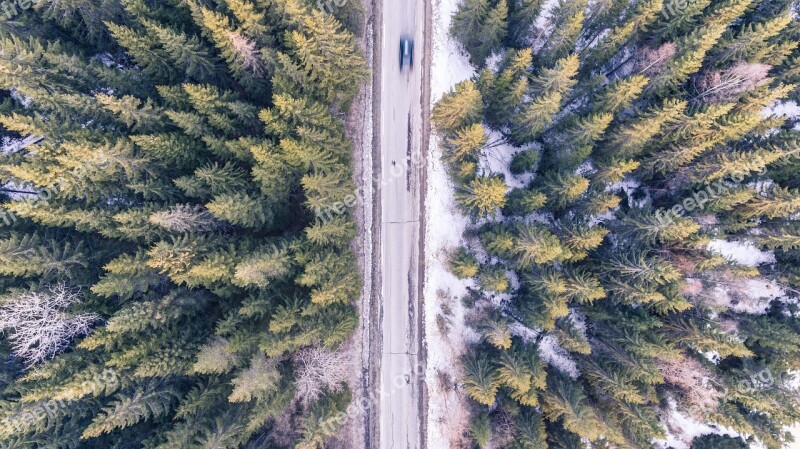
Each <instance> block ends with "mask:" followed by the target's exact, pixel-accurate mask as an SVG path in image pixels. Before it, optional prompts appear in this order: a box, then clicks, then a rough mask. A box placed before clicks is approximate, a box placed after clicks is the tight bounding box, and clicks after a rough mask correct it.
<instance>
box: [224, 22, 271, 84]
mask: <svg viewBox="0 0 800 449" xmlns="http://www.w3.org/2000/svg"><path fill="white" fill-rule="evenodd" d="M228 39H230V42H231V46H232V47H233V52H234V54H235V55H236V60H237V61H238V62H239V64H241V65H242V67H243V68H245V69H246V70H250V71H252V72H253V74H255V75H261V74H263V73H264V66H263V63H262V61H261V52H260V51H259V49H258V46H257V45H256V43H255V42H254V41H252V40H250V39H249V38H247V37H246V36H244V35H242V34H241V33H239V32H238V31H231V32H229V33H228Z"/></svg>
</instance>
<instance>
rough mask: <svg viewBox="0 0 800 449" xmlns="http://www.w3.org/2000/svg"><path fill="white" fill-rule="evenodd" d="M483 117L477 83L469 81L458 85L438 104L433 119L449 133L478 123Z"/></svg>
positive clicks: (441, 128)
mask: <svg viewBox="0 0 800 449" xmlns="http://www.w3.org/2000/svg"><path fill="white" fill-rule="evenodd" d="M482 116H483V100H482V99H481V93H480V92H479V91H478V89H477V87H476V86H475V83H473V82H472V81H470V80H467V81H462V82H461V83H458V84H456V86H455V89H454V90H453V91H452V92H449V93H447V94H445V96H444V97H443V98H442V100H441V101H439V102H438V103H436V106H434V108H433V113H432V116H431V118H432V120H433V123H434V125H436V127H437V128H438V129H440V130H442V131H445V132H449V131H455V130H457V129H459V128H461V127H464V126H468V125H472V124H474V123H478V122H480V120H481V118H482Z"/></svg>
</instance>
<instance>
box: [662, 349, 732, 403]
mask: <svg viewBox="0 0 800 449" xmlns="http://www.w3.org/2000/svg"><path fill="white" fill-rule="evenodd" d="M656 365H657V366H658V370H659V371H660V372H661V374H662V375H663V376H664V379H665V380H666V381H667V382H668V383H670V384H672V385H675V386H677V387H678V388H680V389H681V390H682V391H683V393H684V394H685V396H684V397H685V398H686V400H687V401H688V403H689V409H690V411H691V412H693V413H692V414H693V415H700V416H695V417H696V418H699V417H702V416H703V415H705V414H706V413H709V412H711V411H714V410H716V409H717V407H718V405H719V400H720V399H721V398H722V392H721V391H720V389H719V388H718V387H719V382H718V381H717V380H716V379H715V378H714V375H713V374H712V373H711V371H709V370H708V369H707V368H706V367H704V366H703V364H702V363H700V361H698V360H697V359H696V358H694V357H691V356H686V355H684V356H681V357H678V358H666V357H664V358H657V359H656Z"/></svg>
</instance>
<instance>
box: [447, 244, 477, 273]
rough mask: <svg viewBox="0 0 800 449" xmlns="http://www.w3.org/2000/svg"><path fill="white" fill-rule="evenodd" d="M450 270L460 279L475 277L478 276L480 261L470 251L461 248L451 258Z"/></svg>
mask: <svg viewBox="0 0 800 449" xmlns="http://www.w3.org/2000/svg"><path fill="white" fill-rule="evenodd" d="M449 268H450V271H451V272H452V273H453V274H455V275H456V276H457V277H458V278H459V279H467V278H471V277H475V276H476V275H477V274H478V259H476V258H475V255H473V254H472V252H470V251H469V250H468V249H466V248H464V247H459V248H458V249H457V250H456V251H455V252H453V254H451V256H450V260H449Z"/></svg>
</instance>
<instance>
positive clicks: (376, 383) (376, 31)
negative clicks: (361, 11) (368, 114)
mask: <svg viewBox="0 0 800 449" xmlns="http://www.w3.org/2000/svg"><path fill="white" fill-rule="evenodd" d="M367 1H370V0H366V1H365V2H367ZM382 13H383V0H371V14H372V15H371V18H372V127H373V133H372V173H373V176H372V211H373V213H372V242H370V244H371V245H372V248H373V251H372V261H371V263H372V294H371V295H370V306H369V309H370V320H369V321H370V326H369V329H368V331H369V336H370V338H369V340H370V348H369V352H370V354H369V356H370V359H371V361H372V363H370V364H369V366H367V367H366V368H367V373H368V379H367V380H366V381H365V385H364V388H365V390H367V391H365V395H366V397H368V398H372V400H373V403H372V404H371V408H372V409H373V413H369V412H368V413H366V415H368V416H367V417H366V418H365V421H366V422H365V430H364V431H365V433H366V436H365V445H366V447H365V449H376V448H378V447H379V429H380V427H379V426H380V419H378V418H379V417H380V399H378V398H379V397H380V396H379V395H378V391H379V390H378V389H379V388H380V365H381V357H380V356H381V346H382V344H383V341H382V336H381V332H380V328H381V317H382V313H381V304H380V294H381V251H380V242H381V209H380V205H381V182H380V176H377V174H378V173H380V172H381V171H380V169H381V157H380V154H381V153H380V151H381V125H382V124H381V71H380V67H381V47H382V44H383V42H382V35H383V33H382V31H383V14H382ZM375 249H378V250H377V251H376V250H375Z"/></svg>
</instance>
